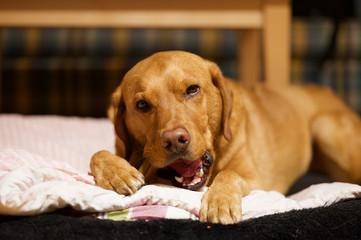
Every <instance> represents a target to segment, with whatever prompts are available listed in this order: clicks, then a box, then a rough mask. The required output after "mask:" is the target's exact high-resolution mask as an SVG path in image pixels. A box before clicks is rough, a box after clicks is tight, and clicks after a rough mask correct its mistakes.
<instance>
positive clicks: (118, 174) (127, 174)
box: [90, 151, 144, 195]
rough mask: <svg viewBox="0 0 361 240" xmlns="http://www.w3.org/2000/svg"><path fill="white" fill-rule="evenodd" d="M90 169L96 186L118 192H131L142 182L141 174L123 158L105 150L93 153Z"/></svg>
mask: <svg viewBox="0 0 361 240" xmlns="http://www.w3.org/2000/svg"><path fill="white" fill-rule="evenodd" d="M90 169H91V171H92V174H93V176H94V177H95V180H96V182H97V184H98V186H100V187H102V188H104V189H108V190H113V191H116V192H117V193H119V194H125V195H129V194H133V193H135V192H136V191H137V190H138V189H139V188H140V187H141V186H142V185H143V184H144V176H143V174H141V173H140V172H139V171H138V170H137V169H136V168H134V167H133V166H131V165H130V164H129V163H128V162H127V161H126V160H125V159H123V158H121V157H118V156H116V155H114V154H112V153H110V152H107V151H100V152H97V153H95V154H94V155H93V157H92V160H91V163H90Z"/></svg>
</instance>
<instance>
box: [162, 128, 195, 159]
mask: <svg viewBox="0 0 361 240" xmlns="http://www.w3.org/2000/svg"><path fill="white" fill-rule="evenodd" d="M189 141H190V136H189V133H188V131H187V130H186V129H185V128H183V127H179V128H175V129H173V130H167V131H164V132H163V134H162V136H161V143H162V146H163V147H164V148H165V149H166V150H168V151H170V152H174V153H177V152H181V151H184V150H185V149H186V148H187V147H188V144H189Z"/></svg>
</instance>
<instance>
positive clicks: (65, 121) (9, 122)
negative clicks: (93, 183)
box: [0, 114, 114, 171]
mask: <svg viewBox="0 0 361 240" xmlns="http://www.w3.org/2000/svg"><path fill="white" fill-rule="evenodd" d="M4 148H13V149H22V150H26V151H27V152H30V153H35V154H38V155H40V156H43V157H47V158H50V159H54V160H57V161H60V162H67V163H69V164H70V165H71V166H73V167H74V168H76V169H78V170H80V171H89V161H90V158H91V156H92V155H93V154H94V153H95V152H97V151H99V150H109V151H111V152H114V132H113V126H112V124H111V122H110V121H109V120H108V119H92V118H78V117H61V116H26V117H25V116H22V115H12V114H9V115H1V117H0V150H1V149H4ZM34 161H36V160H34ZM27 164H32V161H30V162H28V163H27Z"/></svg>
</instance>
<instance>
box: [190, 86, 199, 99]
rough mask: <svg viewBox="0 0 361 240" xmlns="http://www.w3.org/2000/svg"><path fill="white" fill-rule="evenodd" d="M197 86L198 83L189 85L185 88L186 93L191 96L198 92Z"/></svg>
mask: <svg viewBox="0 0 361 240" xmlns="http://www.w3.org/2000/svg"><path fill="white" fill-rule="evenodd" d="M199 89H200V88H199V86H198V85H191V86H189V87H188V88H187V95H190V96H193V95H196V94H197V93H198V92H199Z"/></svg>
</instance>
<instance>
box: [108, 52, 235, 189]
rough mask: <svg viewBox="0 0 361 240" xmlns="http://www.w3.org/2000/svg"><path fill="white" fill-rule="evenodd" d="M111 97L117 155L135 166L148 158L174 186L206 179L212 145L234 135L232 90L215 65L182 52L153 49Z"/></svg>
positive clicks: (192, 184) (194, 186)
mask: <svg viewBox="0 0 361 240" xmlns="http://www.w3.org/2000/svg"><path fill="white" fill-rule="evenodd" d="M112 98H113V110H112V111H111V112H114V116H113V117H112V119H113V122H114V125H115V130H116V133H117V135H118V137H119V139H120V140H121V143H120V145H121V146H120V148H121V149H122V150H120V151H119V150H118V153H119V154H121V155H123V157H125V158H127V159H131V158H132V159H133V160H132V164H133V165H135V166H136V167H137V166H138V167H139V166H140V165H139V164H141V162H142V161H144V159H146V161H148V162H149V164H150V165H151V166H153V167H155V168H158V169H162V170H161V171H160V172H163V173H165V172H166V173H167V174H168V176H169V174H170V178H172V179H173V182H174V183H175V184H176V185H177V186H180V187H184V188H189V189H193V190H197V189H199V188H200V187H202V186H203V185H204V184H205V183H206V181H207V178H208V175H209V173H210V168H211V166H212V163H213V159H214V155H215V151H214V143H215V142H216V141H217V139H219V137H221V135H223V136H224V137H225V138H226V139H227V140H228V141H231V138H232V135H231V131H230V127H229V118H230V114H231V108H232V94H231V91H230V90H229V89H228V88H227V86H226V84H225V82H224V79H223V75H222V73H221V71H220V69H219V68H218V66H217V65H216V64H214V63H213V62H210V61H207V60H205V59H203V58H201V57H199V56H197V55H194V54H191V53H186V52H181V51H170V52H160V53H156V54H154V55H152V56H150V57H149V58H147V59H145V60H143V61H141V62H139V63H138V64H136V65H135V66H134V67H133V68H132V69H131V70H130V71H129V72H128V73H127V74H126V75H125V76H124V78H123V80H122V82H121V84H120V86H119V87H118V88H117V89H116V91H115V92H114V93H113V95H112ZM111 115H112V114H111ZM134 158H136V159H135V160H134ZM168 170H170V171H168Z"/></svg>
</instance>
